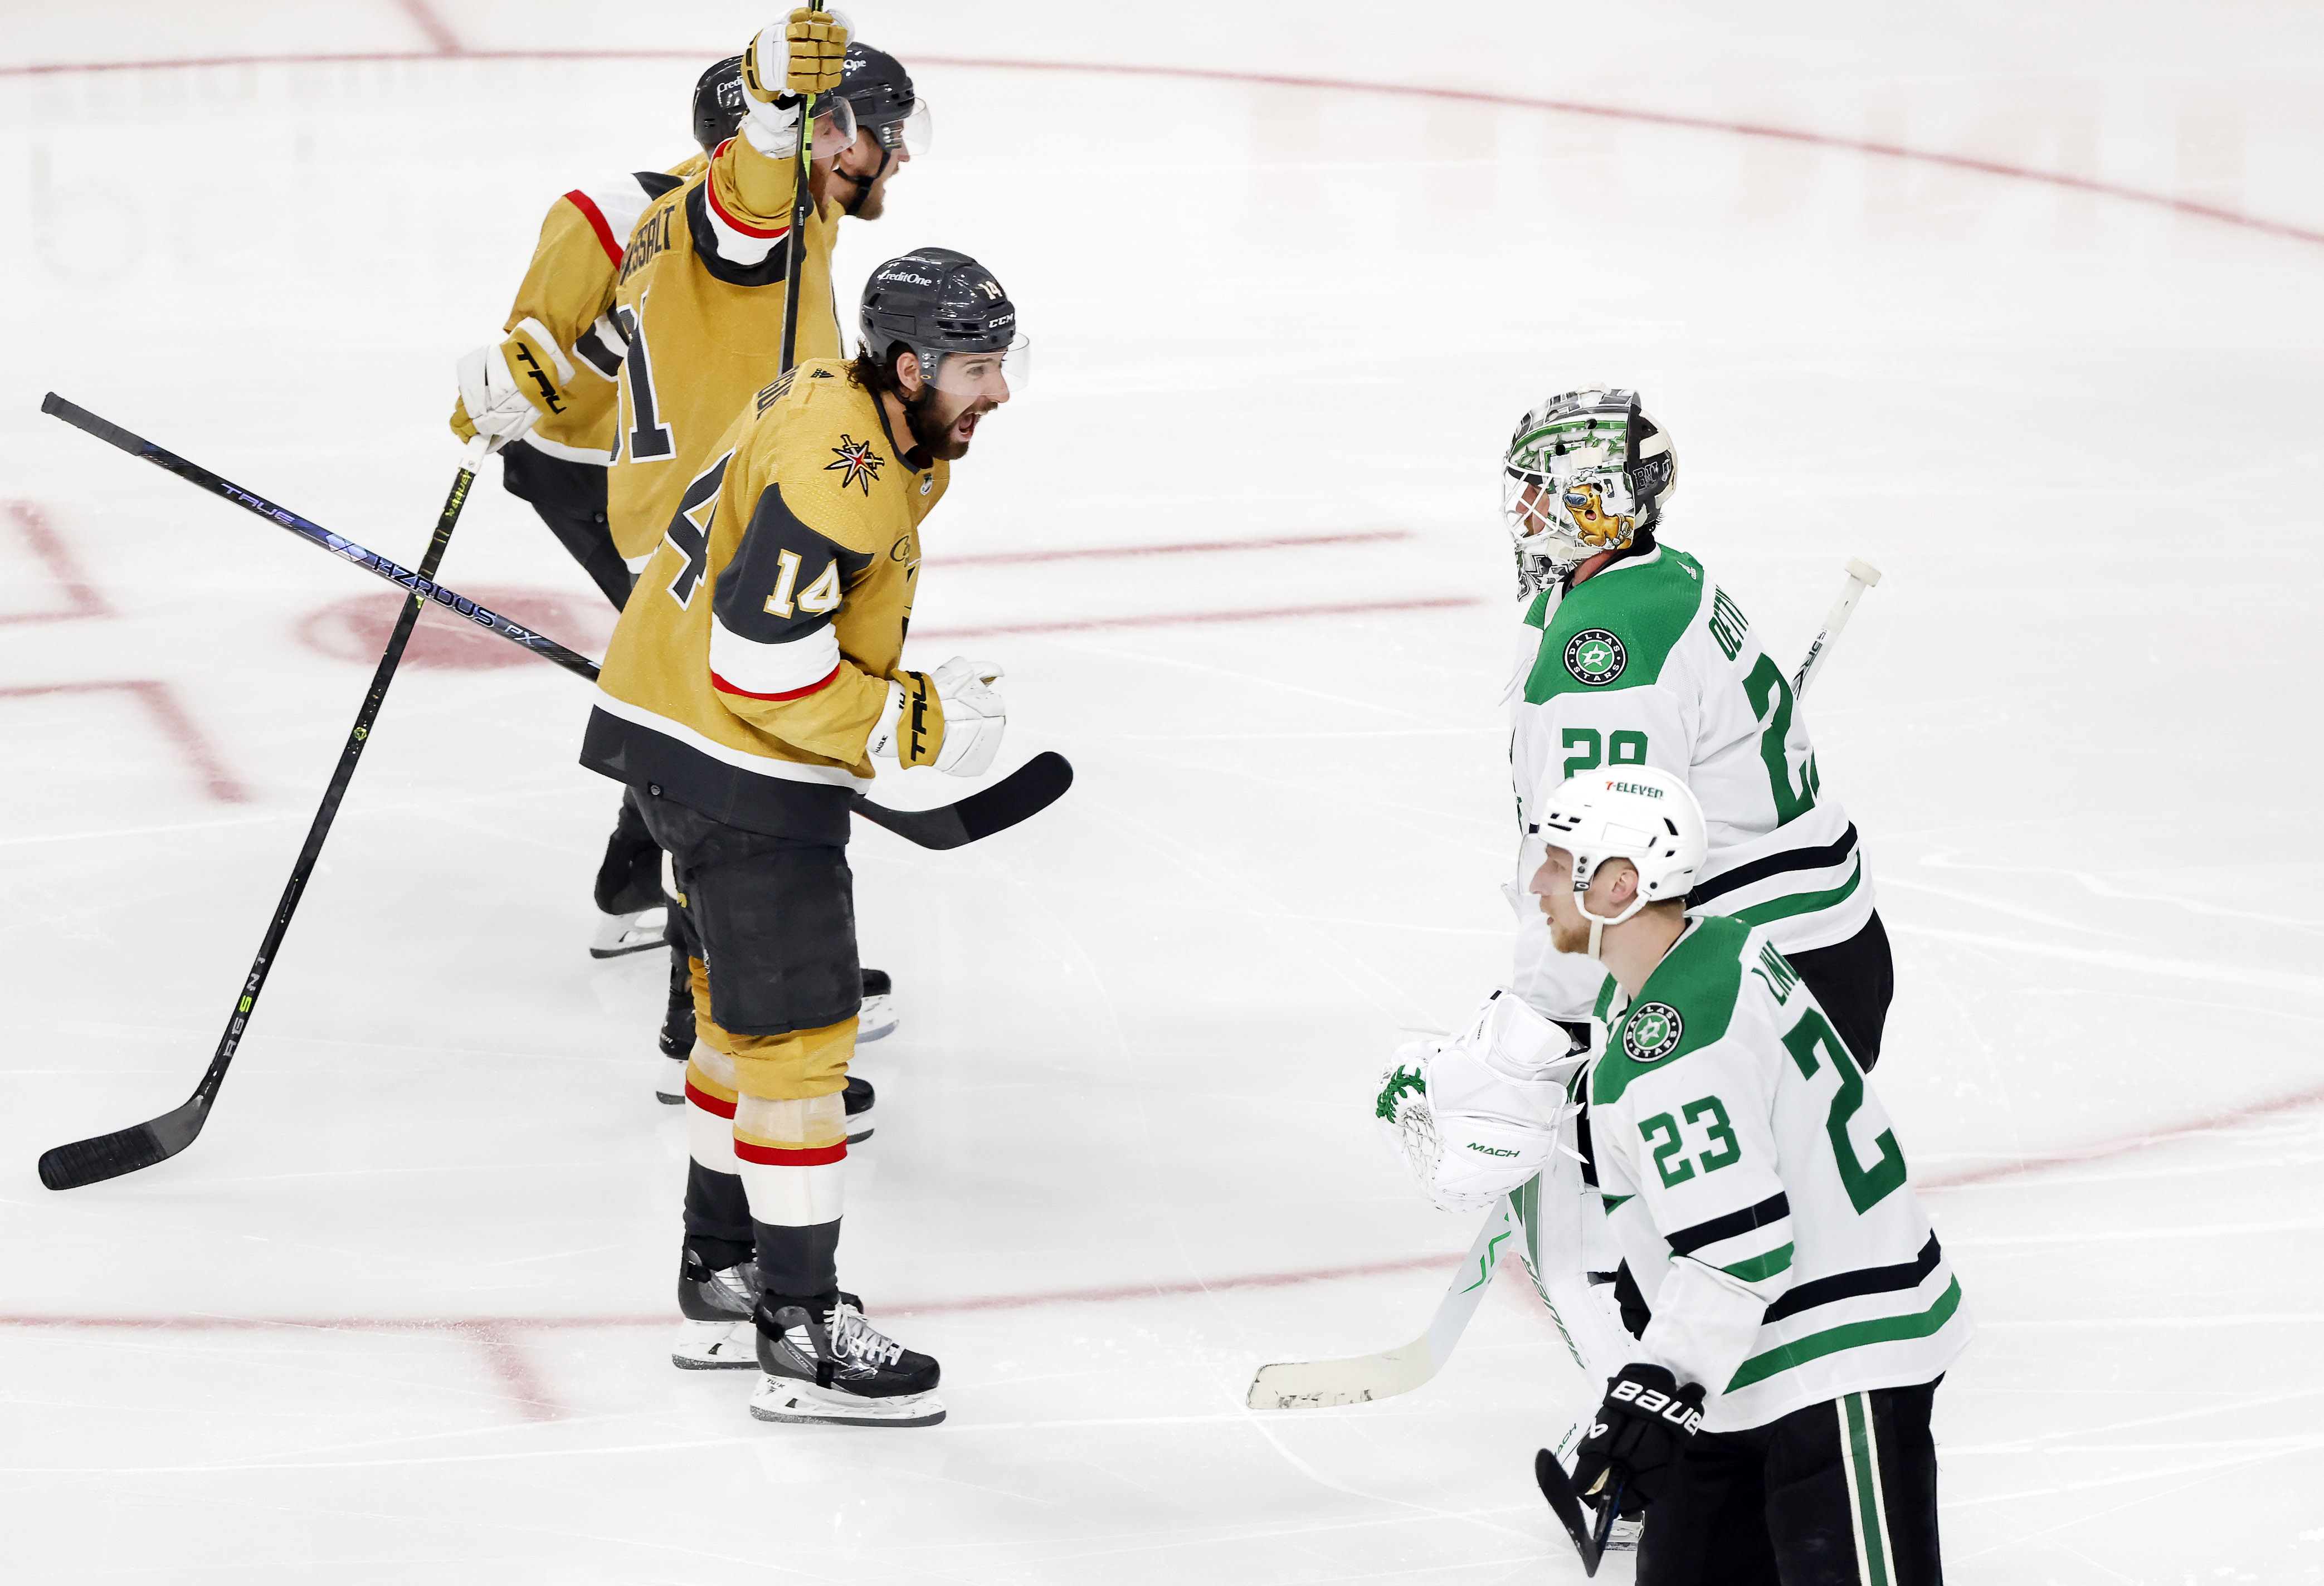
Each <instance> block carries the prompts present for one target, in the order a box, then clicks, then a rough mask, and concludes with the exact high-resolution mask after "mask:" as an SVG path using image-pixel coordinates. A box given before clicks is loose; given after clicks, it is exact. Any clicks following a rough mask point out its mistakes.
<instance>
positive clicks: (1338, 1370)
mask: <svg viewBox="0 0 2324 1586" xmlns="http://www.w3.org/2000/svg"><path fill="white" fill-rule="evenodd" d="M1879 582H1880V571H1879V569H1878V568H1877V567H1873V566H1872V565H1871V564H1870V563H1868V562H1862V561H1853V560H1852V561H1850V562H1849V564H1848V583H1847V584H1846V586H1844V587H1843V588H1842V589H1841V590H1840V599H1839V600H1838V601H1837V602H1835V603H1834V604H1833V605H1832V609H1831V614H1830V615H1828V616H1826V617H1825V618H1824V625H1823V631H1822V632H1820V633H1818V634H1817V635H1816V638H1815V642H1814V643H1813V644H1812V645H1811V646H1810V647H1809V649H1808V653H1807V659H1804V660H1803V661H1802V662H1801V663H1800V669H1799V672H1798V673H1797V677H1798V679H1799V681H1798V682H1797V683H1796V684H1795V685H1794V689H1793V692H1794V694H1795V695H1796V694H1804V693H1805V692H1806V691H1807V687H1808V685H1809V684H1810V683H1812V682H1813V681H1815V679H1816V677H1817V675H1818V673H1819V672H1820V671H1821V667H1822V662H1823V660H1824V658H1825V657H1827V656H1829V655H1830V654H1831V645H1832V641H1834V640H1835V639H1837V638H1839V637H1840V629H1841V628H1842V627H1844V626H1846V625H1847V622H1848V618H1849V613H1851V612H1852V611H1853V610H1854V609H1855V606H1856V602H1857V599H1858V596H1860V595H1862V594H1863V593H1864V591H1865V590H1867V589H1868V588H1870V587H1871V586H1873V585H1875V584H1877V583H1879ZM1513 1221H1514V1213H1512V1212H1511V1211H1510V1209H1509V1206H1508V1202H1507V1201H1506V1200H1504V1201H1503V1202H1502V1203H1501V1205H1500V1206H1499V1207H1498V1208H1496V1209H1495V1210H1494V1212H1493V1213H1492V1214H1491V1215H1490V1216H1489V1217H1487V1218H1486V1219H1485V1222H1484V1225H1483V1226H1482V1227H1481V1228H1480V1229H1479V1230H1478V1231H1477V1238H1476V1240H1475V1242H1473V1243H1472V1244H1471V1246H1470V1248H1469V1254H1468V1256H1467V1257H1466V1258H1464V1259H1462V1263H1461V1266H1460V1267H1459V1268H1458V1269H1456V1270H1455V1272H1454V1273H1453V1276H1452V1284H1451V1285H1450V1286H1448V1287H1447V1288H1446V1289H1445V1291H1444V1297H1443V1299H1442V1300H1441V1301H1439V1302H1438V1303H1437V1306H1436V1314H1435V1315H1434V1316H1433V1317H1431V1318H1430V1319H1429V1323H1428V1327H1427V1330H1426V1331H1425V1332H1423V1333H1421V1335H1420V1336H1419V1337H1418V1338H1416V1339H1414V1340H1413V1341H1412V1342H1410V1343H1407V1344H1404V1345H1401V1346H1400V1347H1398V1348H1396V1349H1392V1350H1383V1351H1380V1352H1379V1353H1378V1354H1373V1355H1355V1356H1351V1357H1349V1358H1347V1359H1345V1360H1283V1361H1278V1362H1277V1363H1275V1364H1273V1365H1268V1366H1261V1367H1260V1368H1259V1373H1258V1375H1256V1376H1255V1377H1253V1378H1252V1379H1251V1382H1250V1393H1249V1394H1248V1395H1247V1396H1246V1397H1245V1399H1244V1402H1245V1404H1246V1405H1248V1406H1250V1408H1251V1409H1254V1410H1297V1409H1312V1408H1317V1407H1320V1406H1328V1405H1351V1404H1361V1403H1364V1402H1366V1401H1368V1400H1370V1399H1376V1398H1389V1397H1394V1396H1395V1395H1397V1394H1399V1393H1405V1392H1407V1391H1409V1390H1410V1389H1412V1388H1417V1387H1419V1386H1420V1385H1421V1384H1422V1383H1424V1382H1425V1381H1427V1380H1428V1379H1430V1378H1432V1377H1434V1376H1435V1375H1436V1373H1437V1371H1438V1369H1440V1368H1442V1367H1443V1364H1444V1362H1445V1360H1447V1359H1448V1358H1450V1356H1451V1355H1452V1348H1453V1346H1454V1345H1455V1344H1457V1343H1459V1342H1461V1335H1462V1332H1466V1331H1467V1329H1468V1326H1469V1318H1470V1317H1471V1316H1473V1315H1475V1314H1476V1311H1477V1301H1478V1298H1479V1296H1480V1294H1481V1292H1482V1290H1483V1288H1484V1282H1485V1280H1486V1279H1489V1278H1490V1277H1492V1275H1493V1267H1494V1265H1495V1262H1496V1259H1497V1257H1498V1255H1499V1239H1498V1237H1497V1235H1498V1234H1499V1231H1500V1230H1501V1229H1502V1228H1503V1227H1504V1226H1506V1225H1508V1223H1510V1222H1513ZM1472 1270H1473V1271H1474V1272H1475V1273H1476V1274H1479V1275H1480V1276H1477V1277H1472V1276H1471V1273H1472Z"/></svg>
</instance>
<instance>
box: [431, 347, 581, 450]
mask: <svg viewBox="0 0 2324 1586" xmlns="http://www.w3.org/2000/svg"><path fill="white" fill-rule="evenodd" d="M456 367H457V372H458V374H459V380H460V400H459V401H457V402H455V403H454V404H453V405H452V433H453V434H455V435H457V436H458V437H459V438H461V439H462V440H474V439H475V438H476V437H477V436H478V435H479V434H482V435H488V436H491V437H492V438H493V439H495V440H498V441H502V442H503V443H505V442H507V441H512V440H515V439H517V438H519V437H521V436H522V435H523V434H524V433H525V432H526V431H528V430H530V429H531V428H532V427H533V426H534V425H535V424H537V423H539V421H540V420H543V419H545V418H547V417H548V416H549V414H551V413H561V412H563V411H565V407H566V398H565V387H566V385H567V383H568V382H570V381H571V380H572V378H573V365H572V364H571V363H570V362H568V361H567V358H566V356H565V353H564V349H562V348H561V347H559V346H558V345H557V338H556V337H552V336H550V335H549V329H548V327H546V326H544V325H542V324H541V323H540V321H539V320H538V319H525V320H522V321H520V322H519V324H518V325H517V327H516V328H515V329H514V330H512V331H511V332H510V333H509V337H508V339H507V340H505V341H503V342H502V343H501V344H500V345H499V346H490V347H478V348H476V349H475V351H474V352H472V353H470V354H468V355H467V356H466V357H464V358H462V359H461V360H460V362H459V363H458V364H457V365H456Z"/></svg>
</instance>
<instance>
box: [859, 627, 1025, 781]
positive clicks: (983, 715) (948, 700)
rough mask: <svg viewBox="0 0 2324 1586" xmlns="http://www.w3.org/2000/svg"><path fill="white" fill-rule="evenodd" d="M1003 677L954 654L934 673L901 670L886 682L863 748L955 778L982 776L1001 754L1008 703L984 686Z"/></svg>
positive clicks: (905, 765) (903, 764)
mask: <svg viewBox="0 0 2324 1586" xmlns="http://www.w3.org/2000/svg"><path fill="white" fill-rule="evenodd" d="M1005 676H1007V674H1006V673H1004V672H1002V671H1001V669H1000V668H999V667H987V666H979V665H978V664H977V663H975V662H974V661H972V660H970V659H967V658H966V657H965V656H958V655H956V656H954V657H953V658H952V659H950V660H948V661H946V662H945V664H944V665H942V666H940V667H938V668H937V669H936V670H935V671H934V672H932V673H931V672H906V673H905V674H904V675H903V676H902V677H901V678H892V679H890V682H889V684H888V699H887V703H886V704H885V705H882V706H881V711H880V720H879V723H878V724H876V725H874V726H873V727H872V729H871V739H870V741H869V742H866V743H865V744H864V746H863V752H864V753H866V754H867V755H871V754H879V755H888V756H891V757H892V758H893V759H894V760H895V761H896V763H897V765H899V767H903V768H907V769H908V768H910V767H912V766H916V765H932V766H934V767H936V770H940V771H948V772H950V773H951V774H952V775H954V776H955V777H976V776H982V775H983V774H984V770H985V768H986V767H988V766H990V765H991V763H992V757H993V756H994V755H996V754H998V753H1000V752H1001V733H1002V732H1003V731H1004V730H1006V728H1007V727H1008V725H1009V707H1008V706H1007V705H1003V704H1002V703H1001V696H1000V695H998V694H996V693H994V692H993V691H992V690H991V688H989V687H986V685H987V684H989V683H997V682H999V681H1000V680H1001V678H1003V677H1005Z"/></svg>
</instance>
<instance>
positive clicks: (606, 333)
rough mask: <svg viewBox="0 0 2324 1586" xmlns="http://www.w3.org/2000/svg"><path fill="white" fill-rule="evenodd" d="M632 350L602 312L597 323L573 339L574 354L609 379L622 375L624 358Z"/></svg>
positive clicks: (618, 377) (615, 378) (617, 378)
mask: <svg viewBox="0 0 2324 1586" xmlns="http://www.w3.org/2000/svg"><path fill="white" fill-rule="evenodd" d="M629 350H630V347H629V344H628V343H627V342H624V341H623V340H622V333H621V332H620V331H618V330H616V329H614V328H613V321H612V320H610V319H608V318H605V317H604V315H602V314H600V315H599V316H598V317H597V323H595V325H592V326H591V327H589V328H588V329H586V330H585V331H583V332H582V333H581V334H580V335H579V336H577V337H575V338H574V340H573V355H574V356H575V357H576V358H578V359H580V360H581V361H582V362H583V363H585V364H588V365H589V367H590V368H592V369H595V371H596V372H597V373H600V374H602V375H604V377H605V378H606V379H608V380H619V379H620V378H621V377H622V357H623V355H626V354H627V353H628V352H629Z"/></svg>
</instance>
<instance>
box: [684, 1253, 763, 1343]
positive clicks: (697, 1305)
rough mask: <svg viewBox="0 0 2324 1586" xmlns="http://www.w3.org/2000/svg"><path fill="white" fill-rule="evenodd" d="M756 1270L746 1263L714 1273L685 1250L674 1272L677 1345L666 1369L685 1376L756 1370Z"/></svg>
mask: <svg viewBox="0 0 2324 1586" xmlns="http://www.w3.org/2000/svg"><path fill="white" fill-rule="evenodd" d="M758 1304H759V1268H758V1267H757V1266H756V1265H755V1264H754V1263H752V1262H749V1261H744V1262H742V1264H741V1265H739V1266H734V1267H727V1268H718V1269H714V1268H711V1267H710V1266H709V1265H708V1264H707V1263H706V1262H705V1261H704V1260H703V1259H702V1258H701V1257H699V1256H697V1255H696V1254H695V1253H694V1252H693V1251H692V1250H687V1252H686V1253H685V1254H684V1256H682V1257H681V1258H680V1259H679V1261H678V1314H679V1315H681V1316H684V1317H685V1318H686V1320H685V1321H683V1322H681V1323H678V1342H677V1343H676V1345H675V1346H674V1347H673V1348H672V1349H671V1350H670V1352H669V1363H670V1364H671V1365H673V1366H676V1367H678V1368H679V1369H681V1370H687V1371H748V1370H752V1369H755V1368H756V1367H757V1365H758V1364H759V1353H758V1338H759V1330H758V1328H757V1327H755V1326H754V1325H752V1321H751V1314H752V1312H753V1311H754V1310H756V1309H757V1308H758Z"/></svg>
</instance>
